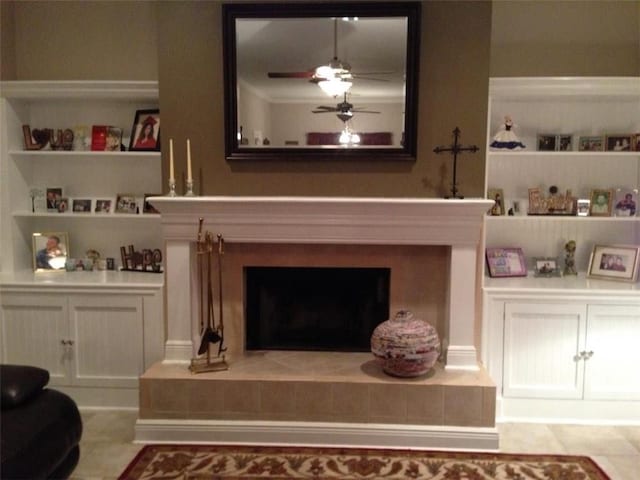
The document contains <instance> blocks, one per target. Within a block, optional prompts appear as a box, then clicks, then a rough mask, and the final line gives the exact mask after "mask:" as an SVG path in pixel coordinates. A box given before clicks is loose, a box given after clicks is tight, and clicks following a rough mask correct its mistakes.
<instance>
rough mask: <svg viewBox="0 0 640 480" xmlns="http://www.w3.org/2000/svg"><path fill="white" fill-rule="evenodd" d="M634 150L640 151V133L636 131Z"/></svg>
mask: <svg viewBox="0 0 640 480" xmlns="http://www.w3.org/2000/svg"><path fill="white" fill-rule="evenodd" d="M633 150H634V151H636V152H640V133H636V134H635V135H634V136H633Z"/></svg>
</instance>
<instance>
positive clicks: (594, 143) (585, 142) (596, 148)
mask: <svg viewBox="0 0 640 480" xmlns="http://www.w3.org/2000/svg"><path fill="white" fill-rule="evenodd" d="M578 150H579V151H581V152H601V151H603V150H604V138H603V137H602V136H590V137H580V139H579V140H578Z"/></svg>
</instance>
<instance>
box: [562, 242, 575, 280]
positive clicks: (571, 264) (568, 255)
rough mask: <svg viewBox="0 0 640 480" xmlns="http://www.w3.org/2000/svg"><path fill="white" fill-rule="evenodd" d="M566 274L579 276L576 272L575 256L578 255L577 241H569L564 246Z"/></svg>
mask: <svg viewBox="0 0 640 480" xmlns="http://www.w3.org/2000/svg"><path fill="white" fill-rule="evenodd" d="M564 251H565V255H564V272H563V273H564V274H565V275H578V272H577V271H576V262H575V259H574V255H575V253H576V242H575V240H569V241H568V242H567V243H566V244H565V246H564Z"/></svg>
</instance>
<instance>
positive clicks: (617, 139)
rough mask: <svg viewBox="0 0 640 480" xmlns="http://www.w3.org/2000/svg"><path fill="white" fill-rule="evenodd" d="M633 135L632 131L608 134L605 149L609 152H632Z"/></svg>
mask: <svg viewBox="0 0 640 480" xmlns="http://www.w3.org/2000/svg"><path fill="white" fill-rule="evenodd" d="M632 137H633V135H631V134H630V133H626V134H621V135H607V136H606V137H605V147H606V148H605V149H606V150H607V151H608V152H630V151H631V139H632Z"/></svg>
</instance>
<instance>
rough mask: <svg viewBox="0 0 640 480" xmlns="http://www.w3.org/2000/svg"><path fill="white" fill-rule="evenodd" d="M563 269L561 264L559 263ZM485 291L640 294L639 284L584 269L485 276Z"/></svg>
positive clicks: (547, 293) (636, 295) (633, 295)
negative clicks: (543, 274) (555, 273)
mask: <svg viewBox="0 0 640 480" xmlns="http://www.w3.org/2000/svg"><path fill="white" fill-rule="evenodd" d="M560 267H561V268H562V265H560ZM483 290H484V291H485V292H486V293H492V294H509V293H513V294H517V295H522V294H526V293H532V294H536V293H538V294H539V293H541V292H543V293H544V294H545V295H553V294H557V295H564V296H567V295H587V296H593V295H597V294H599V295H623V296H627V295H628V296H632V297H634V298H636V299H637V297H638V294H640V283H637V282H636V283H631V282H621V281H615V280H600V279H593V278H588V277H587V276H586V274H585V273H584V272H579V273H578V275H577V276H574V275H570V276H566V277H536V276H534V275H533V274H532V273H529V274H528V275H527V276H526V277H502V278H491V277H486V276H485V277H484V288H483Z"/></svg>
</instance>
